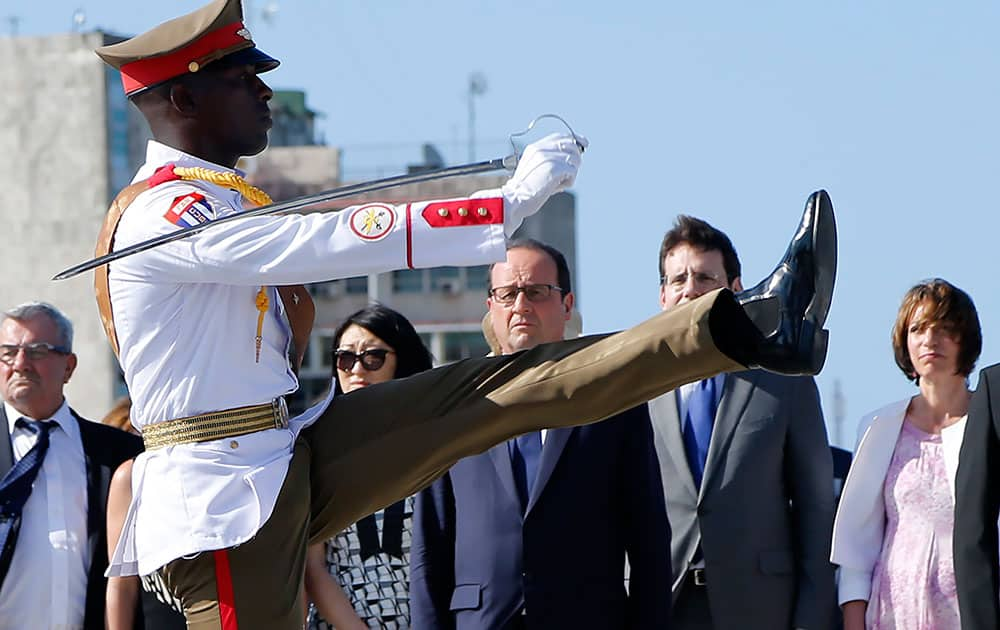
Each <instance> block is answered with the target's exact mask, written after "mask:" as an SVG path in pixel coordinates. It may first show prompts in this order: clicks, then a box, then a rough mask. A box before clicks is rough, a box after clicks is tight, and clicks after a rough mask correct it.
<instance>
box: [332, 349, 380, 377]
mask: <svg viewBox="0 0 1000 630" xmlns="http://www.w3.org/2000/svg"><path fill="white" fill-rule="evenodd" d="M390 352H392V350H386V349H385V348H372V349H371V350H365V351H364V352H362V353H360V354H355V353H354V352H351V351H350V350H334V351H333V358H334V359H335V360H336V362H337V369H338V370H342V371H344V372H350V371H351V370H353V369H354V364H355V363H357V362H358V361H361V367H363V368H364V369H366V370H368V371H369V372H374V371H375V370H378V369H380V368H381V367H382V366H383V365H385V357H386V355H388V354H389V353H390Z"/></svg>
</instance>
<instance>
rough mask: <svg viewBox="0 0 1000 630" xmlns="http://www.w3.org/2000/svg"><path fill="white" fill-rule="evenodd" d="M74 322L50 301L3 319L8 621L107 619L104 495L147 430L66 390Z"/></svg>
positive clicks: (3, 611)
mask: <svg viewBox="0 0 1000 630" xmlns="http://www.w3.org/2000/svg"><path fill="white" fill-rule="evenodd" d="M72 347H73V326H72V324H71V323H70V321H69V320H68V319H67V318H66V316H65V315H63V314H62V313H61V312H60V311H59V310H58V309H56V308H55V307H54V306H52V305H50V304H45V303H41V302H32V303H28V304H22V305H21V306H18V307H15V308H13V309H11V310H9V311H7V312H6V313H4V314H3V319H2V322H0V395H2V397H3V404H2V405H0V419H2V420H3V424H4V426H5V428H6V429H7V432H6V433H5V434H4V435H5V436H6V437H4V438H0V629H2V630H14V629H21V628H67V629H71V630H72V629H80V628H82V629H85V630H91V629H94V630H97V629H100V628H103V627H104V601H105V600H104V594H105V586H106V584H107V581H106V580H105V578H104V569H105V568H106V567H107V566H108V561H107V542H106V533H105V497H107V494H108V485H109V483H110V480H111V476H112V474H113V473H114V471H115V469H116V468H117V467H118V465H119V464H121V463H122V462H123V461H125V460H127V459H130V458H132V457H134V456H136V455H137V454H138V453H139V452H140V451H141V450H142V442H141V440H139V438H137V437H135V436H133V435H130V434H128V433H125V432H123V431H119V430H117V429H113V428H111V427H107V426H104V425H102V424H98V423H95V422H89V421H87V420H84V419H83V418H81V417H80V416H79V415H77V414H76V412H74V411H73V410H72V409H71V408H70V407H69V405H68V403H67V402H66V400H65V398H64V397H63V387H64V386H65V384H66V383H67V382H69V380H70V378H71V377H72V376H73V373H74V371H75V369H76V363H77V359H76V355H75V354H73V350H72Z"/></svg>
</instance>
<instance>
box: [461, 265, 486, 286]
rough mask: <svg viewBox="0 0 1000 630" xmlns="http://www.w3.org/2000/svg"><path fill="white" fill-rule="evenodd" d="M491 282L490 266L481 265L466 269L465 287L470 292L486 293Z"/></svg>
mask: <svg viewBox="0 0 1000 630" xmlns="http://www.w3.org/2000/svg"><path fill="white" fill-rule="evenodd" d="M489 280H490V266H489V265H479V266H476V267H466V268H465V286H466V287H467V288H468V289H469V290H470V291H482V292H483V293H486V287H488V286H489Z"/></svg>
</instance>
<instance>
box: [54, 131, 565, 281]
mask: <svg viewBox="0 0 1000 630" xmlns="http://www.w3.org/2000/svg"><path fill="white" fill-rule="evenodd" d="M543 118H554V119H557V120H559V121H561V122H562V123H563V124H564V125H566V127H567V128H568V129H569V131H570V134H572V135H573V138H575V139H577V144H579V145H580V147H581V150H582V148H583V144H582V143H581V142H580V140H579V139H578V137H577V135H576V134H575V133H574V132H573V129H572V128H571V127H570V126H569V124H568V123H566V121H565V120H563V119H562V118H560V117H559V116H556V115H555V114H542V115H541V116H539V117H537V118H535V119H534V120H532V121H531V124H529V125H528V127H527V129H525V130H524V131H520V132H518V133H514V134H511V136H510V139H511V146H514V147H515V152H514V153H513V154H511V155H508V156H505V157H502V158H494V159H492V160H486V161H484V162H473V163H470V164H461V165H459V166H449V167H447V168H440V169H435V170H432V171H424V172H422V173H414V174H412V175H397V176H395V177H386V178H384V179H377V180H374V181H370V182H362V183H359V184H350V185H347V186H340V187H339V188H333V189H331V190H327V191H323V192H319V193H316V194H313V195H305V196H302V197H296V198H295V199H290V200H288V201H281V202H278V203H272V204H270V205H267V206H260V207H257V208H251V209H250V210H244V211H243V212H237V213H236V214H231V215H229V216H227V217H222V218H221V219H215V220H213V221H206V222H205V223H199V224H198V225H192V226H190V227H186V228H182V229H180V230H177V231H176V232H171V233H170V234H164V235H162V236H157V237H155V238H151V239H149V240H146V241H143V242H141V243H136V244H135V245H130V246H129V247H125V248H123V249H120V250H118V251H114V252H110V253H108V254H105V255H104V256H99V257H98V258H94V259H92V260H88V261H87V262H83V263H80V264H78V265H74V266H73V267H70V268H68V269H64V270H63V271H60V272H59V273H57V274H56V275H54V276H52V279H53V280H66V279H67V278H72V277H73V276H76V275H79V274H81V273H83V272H85V271H90V270H91V269H96V268H97V267H100V266H101V265H106V264H108V263H110V262H114V261H116V260H121V259H122V258H125V257H127V256H132V255H133V254H138V253H139V252H144V251H146V250H149V249H153V248H154V247H159V246H160V245H164V244H166V243H172V242H174V241H178V240H180V239H183V238H187V237H189V236H192V235H194V234H197V233H199V232H203V231H205V230H207V229H209V228H211V227H214V226H216V225H221V224H223V223H229V222H230V221H237V220H239V219H245V218H247V217H257V216H261V215H269V214H279V213H282V212H294V211H295V210H301V209H303V208H308V207H310V206H315V205H318V204H321V203H325V202H328V201H334V200H337V199H343V198H345V197H352V196H354V195H361V194H365V193H370V192H377V191H380V190H386V189H388V188H395V187H397V186H405V185H407V184H419V183H421V182H429V181H433V180H436V179H444V178H446V177H459V176H462V175H476V174H479V173H489V172H491V171H499V170H501V169H506V170H509V171H513V170H514V168H515V167H516V166H517V161H518V157H519V156H518V154H517V150H516V145H514V138H515V137H517V136H522V135H524V134H526V133H528V132H529V131H531V130H532V128H534V126H535V124H536V123H537V122H538V121H539V120H542V119H543ZM333 212H340V210H335V211H333Z"/></svg>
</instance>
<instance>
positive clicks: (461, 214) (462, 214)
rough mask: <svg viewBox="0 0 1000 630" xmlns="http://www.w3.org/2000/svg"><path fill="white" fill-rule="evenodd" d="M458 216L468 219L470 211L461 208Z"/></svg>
mask: <svg viewBox="0 0 1000 630" xmlns="http://www.w3.org/2000/svg"><path fill="white" fill-rule="evenodd" d="M458 216H460V217H467V216H469V211H468V210H466V209H465V208H459V209H458Z"/></svg>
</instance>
